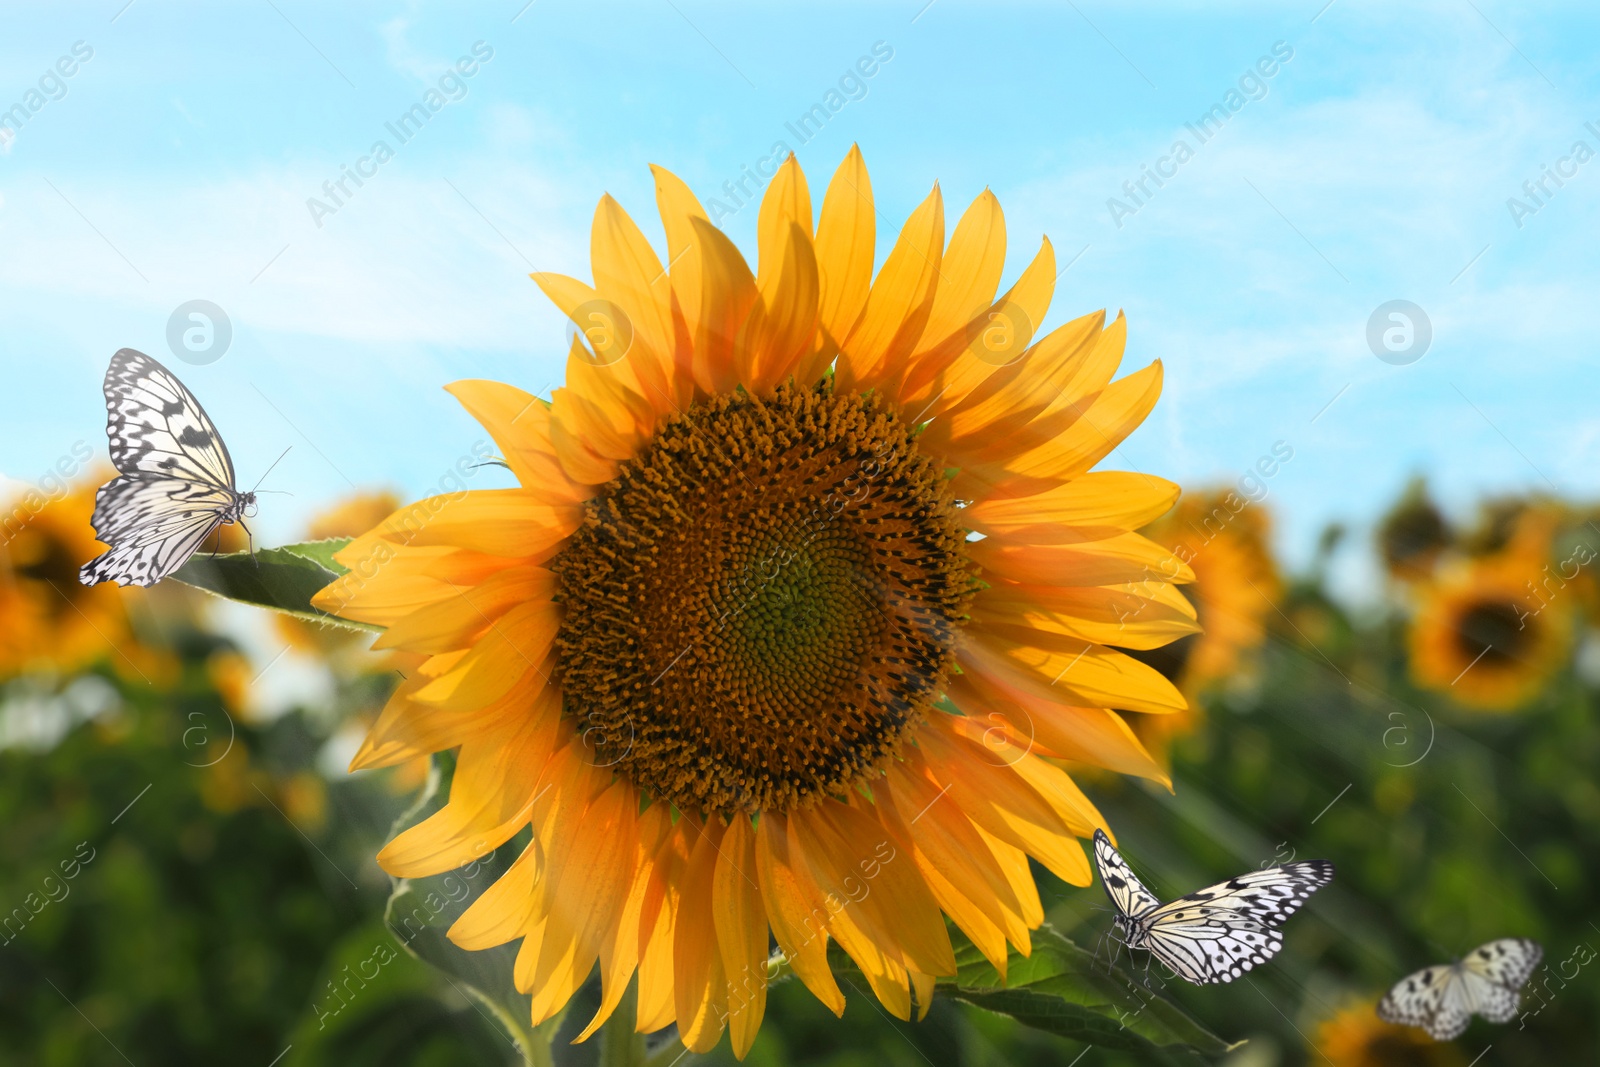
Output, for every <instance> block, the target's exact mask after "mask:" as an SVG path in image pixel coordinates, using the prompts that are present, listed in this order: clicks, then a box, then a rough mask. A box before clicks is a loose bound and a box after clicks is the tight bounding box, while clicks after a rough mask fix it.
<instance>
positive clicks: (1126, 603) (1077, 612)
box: [969, 580, 1200, 650]
mask: <svg viewBox="0 0 1600 1067" xmlns="http://www.w3.org/2000/svg"><path fill="white" fill-rule="evenodd" d="M969 612H970V615H971V618H972V620H973V622H974V623H977V624H980V625H982V626H983V627H984V628H985V629H988V630H990V631H991V632H1003V633H1006V634H1007V635H1008V636H1010V637H1013V638H1015V639H1016V640H1018V641H1023V642H1026V641H1027V640H1029V638H1030V637H1031V631H1035V630H1042V631H1044V632H1046V633H1051V634H1063V635H1066V636H1069V637H1079V638H1082V639H1083V640H1085V641H1092V642H1094V643H1095V644H1102V645H1115V646H1117V647H1118V648H1133V649H1140V650H1145V649H1151V648H1160V647H1161V646H1162V645H1166V644H1170V643H1171V642H1173V641H1176V640H1177V639H1178V638H1180V637H1186V636H1188V635H1189V634H1192V633H1198V632H1199V631H1200V624H1199V622H1198V621H1197V620H1196V619H1195V611H1194V608H1193V607H1192V606H1190V604H1189V602H1188V601H1187V600H1185V599H1184V598H1183V594H1182V593H1180V592H1178V590H1177V588H1176V587H1174V586H1170V585H1161V584H1157V583H1154V582H1151V583H1146V584H1142V585H1121V586H1108V587H1103V588H1102V587H1087V588H1076V589H1071V588H1062V587H1059V586H1043V585H1032V586H1029V585H1017V584H1016V583H1014V582H1006V581H998V580H997V581H994V582H991V583H990V584H989V587H988V588H986V589H984V590H982V591H981V592H979V594H978V596H977V597H976V598H975V599H974V600H973V602H972V605H971V607H970V608H969Z"/></svg>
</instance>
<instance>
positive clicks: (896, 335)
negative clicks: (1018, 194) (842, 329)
mask: <svg viewBox="0 0 1600 1067" xmlns="http://www.w3.org/2000/svg"><path fill="white" fill-rule="evenodd" d="M943 255H944V201H943V199H942V198H941V197H940V195H939V187H938V186H937V185H935V186H934V187H933V191H932V192H930V193H929V194H928V196H927V199H925V200H923V202H922V203H921V204H920V205H918V207H917V209H916V210H915V211H913V212H912V213H911V217H910V218H908V219H907V220H906V224H905V225H904V226H903V227H901V230H900V236H899V237H898V238H897V239H896V240H895V244H894V248H893V249H892V250H891V251H890V252H889V258H888V259H886V260H884V262H883V269H882V270H880V271H879V272H878V277H877V278H876V280H874V281H873V283H872V291H871V292H870V293H869V294H868V295H867V307H866V310H865V311H864V312H862V315H861V321H860V322H858V323H857V324H856V327H855V329H854V330H852V331H850V334H849V336H848V337H846V338H845V339H844V340H843V341H841V342H840V345H839V347H840V354H839V367H838V374H839V384H840V385H841V386H842V387H843V388H846V389H852V390H860V389H864V388H867V387H869V386H871V385H872V384H874V383H875V382H876V381H878V380H879V379H880V378H881V377H882V375H883V370H884V368H885V367H894V366H898V365H899V363H900V362H901V361H903V360H905V359H906V358H908V357H909V356H910V355H911V353H912V351H913V350H914V349H915V348H916V345H917V342H918V341H919V340H921V339H922V330H923V327H924V326H926V325H927V322H928V316H929V314H931V313H932V311H933V293H934V287H935V284H936V283H937V281H938V277H939V261H940V260H941V258H943Z"/></svg>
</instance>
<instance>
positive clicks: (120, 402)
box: [101, 348, 235, 540]
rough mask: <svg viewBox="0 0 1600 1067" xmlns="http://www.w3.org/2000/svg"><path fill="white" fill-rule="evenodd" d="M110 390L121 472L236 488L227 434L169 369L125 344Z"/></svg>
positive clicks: (111, 433) (114, 449) (115, 458)
mask: <svg viewBox="0 0 1600 1067" xmlns="http://www.w3.org/2000/svg"><path fill="white" fill-rule="evenodd" d="M105 394H106V437H107V438H108V439H109V441H110V449H111V462H112V463H114V464H116V467H117V470H118V471H120V472H122V473H123V474H133V473H135V472H140V471H142V472H144V473H146V474H161V475H168V476H171V477H174V478H184V479H188V480H190V481H198V482H206V483H209V484H211V485H213V486H218V487H221V488H226V489H229V490H232V489H233V488H234V487H235V486H234V475H233V458H232V457H231V456H229V455H228V446H227V445H225V444H223V443H222V435H221V434H219V433H217V428H216V426H215V425H213V424H212V422H211V419H210V417H209V416H207V415H206V412H205V409H204V408H202V407H201V406H200V402H199V401H198V400H196V399H195V398H194V394H193V393H191V392H189V390H188V389H187V388H186V387H185V386H184V384H183V383H182V382H180V381H178V379H177V378H176V377H175V376H174V375H173V374H172V372H171V371H169V370H167V368H165V367H163V366H162V365H161V364H159V363H157V362H156V361H155V360H153V359H151V358H150V357H149V356H147V355H145V354H144V353H143V352H136V351H134V350H133V349H131V348H124V349H122V350H120V351H119V352H118V353H117V354H116V355H114V356H112V357H111V366H110V367H108V368H106V380H105ZM101 540H104V538H102V539H101Z"/></svg>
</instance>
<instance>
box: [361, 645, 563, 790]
mask: <svg viewBox="0 0 1600 1067" xmlns="http://www.w3.org/2000/svg"><path fill="white" fill-rule="evenodd" d="M553 666H554V663H553V661H547V662H546V663H545V664H542V665H541V668H542V669H541V670H539V671H528V672H527V673H526V674H524V675H523V676H522V677H521V678H520V679H518V681H517V683H516V684H515V685H513V686H512V687H511V688H510V689H509V690H507V692H506V695H505V696H504V697H502V698H501V699H500V700H498V701H495V702H494V703H492V704H490V705H488V706H487V707H483V708H474V707H466V708H454V707H450V708H438V707H433V706H431V705H428V704H419V703H417V702H416V701H414V700H413V699H412V696H413V695H414V694H415V693H416V691H417V690H418V689H420V688H422V687H423V686H425V685H427V684H428V682H429V681H430V680H431V679H429V678H428V677H427V676H426V675H418V674H413V675H412V676H410V677H409V678H406V679H405V680H403V681H402V682H401V683H400V684H399V685H398V686H396V687H395V690H394V692H393V693H391V694H390V696H389V701H388V703H386V704H385V705H384V707H383V712H382V713H381V714H380V715H379V716H378V721H377V722H376V723H374V724H373V726H372V729H371V730H369V731H367V736H366V739H365V740H363V741H362V742H361V748H360V749H358V750H357V751H356V754H355V758H354V759H352V760H351V761H350V769H351V770H352V771H362V770H371V769H372V768H375V767H393V766H395V765H397V764H400V763H405V762H406V761H407V760H413V759H416V758H417V757H418V756H427V755H430V754H432V753H434V752H443V751H444V750H446V749H451V748H455V747H456V746H457V745H461V744H465V743H466V742H468V741H475V740H478V739H480V738H483V737H486V736H489V735H494V734H497V733H499V732H500V731H502V730H504V729H506V728H507V727H508V726H510V725H512V720H513V719H514V718H517V719H520V718H523V717H526V716H528V715H534V716H538V715H541V714H544V713H545V711H546V710H548V707H550V706H553V707H554V708H556V709H559V708H560V706H561V690H560V689H559V688H557V687H556V686H554V685H547V683H546V680H547V678H548V676H549V673H550V670H551V668H552V667H553Z"/></svg>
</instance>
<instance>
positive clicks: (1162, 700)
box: [957, 627, 1188, 715]
mask: <svg viewBox="0 0 1600 1067" xmlns="http://www.w3.org/2000/svg"><path fill="white" fill-rule="evenodd" d="M965 636H966V638H967V639H966V641H964V642H963V645H962V648H961V649H960V651H959V652H958V653H957V656H958V659H959V661H960V662H961V664H962V667H963V669H966V668H967V667H968V665H970V667H971V669H972V670H976V671H982V672H983V673H984V674H985V675H987V676H988V677H990V678H993V679H996V680H997V681H1000V682H1003V683H1004V684H1006V685H1007V686H1009V687H1011V688H1014V689H1017V690H1019V691H1021V692H1028V693H1034V694H1036V695H1038V696H1040V697H1041V698H1042V699H1044V700H1060V699H1063V698H1064V699H1065V700H1067V701H1069V702H1071V703H1072V704H1074V705H1076V706H1079V707H1109V708H1121V709H1123V710H1124V711H1145V712H1151V713H1153V714H1157V715H1159V714H1164V713H1168V712H1173V711H1182V710H1183V709H1184V708H1186V707H1188V703H1187V702H1186V701H1185V700H1184V698H1183V694H1181V693H1179V692H1178V690H1177V689H1176V688H1175V687H1174V686H1173V684H1172V683H1171V682H1169V681H1167V680H1166V679H1165V678H1163V677H1162V676H1161V674H1160V672H1158V671H1156V670H1155V668H1153V667H1147V666H1146V665H1145V664H1143V663H1140V662H1139V661H1138V660H1136V659H1134V658H1133V657H1131V656H1126V655H1124V654H1122V653H1121V652H1116V651H1113V650H1112V649H1109V648H1106V647H1105V646H1104V645H1097V644H1094V643H1093V642H1089V641H1082V640H1079V639H1078V638H1075V637H1065V636H1062V635H1060V634H1050V633H1044V632H1043V631H1039V630H1035V631H1033V632H1032V633H1031V634H1030V635H1028V636H1027V637H1026V642H1025V643H1024V640H1023V639H1022V638H1021V637H1020V636H1018V635H1013V634H1010V633H1003V632H997V631H995V630H994V629H993V628H985V627H978V628H973V629H970V630H968V631H967V632H966V635H965Z"/></svg>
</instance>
